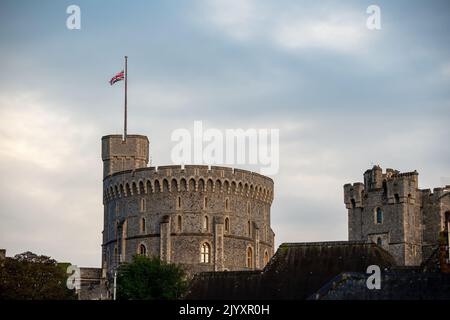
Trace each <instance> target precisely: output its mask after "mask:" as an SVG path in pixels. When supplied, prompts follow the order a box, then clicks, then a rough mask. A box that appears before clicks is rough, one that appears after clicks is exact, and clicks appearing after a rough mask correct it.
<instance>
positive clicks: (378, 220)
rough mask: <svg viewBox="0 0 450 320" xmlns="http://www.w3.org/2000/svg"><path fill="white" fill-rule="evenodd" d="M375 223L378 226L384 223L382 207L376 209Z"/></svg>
mask: <svg viewBox="0 0 450 320" xmlns="http://www.w3.org/2000/svg"><path fill="white" fill-rule="evenodd" d="M375 222H376V224H382V223H383V210H382V209H381V208H380V207H378V208H376V209H375Z"/></svg>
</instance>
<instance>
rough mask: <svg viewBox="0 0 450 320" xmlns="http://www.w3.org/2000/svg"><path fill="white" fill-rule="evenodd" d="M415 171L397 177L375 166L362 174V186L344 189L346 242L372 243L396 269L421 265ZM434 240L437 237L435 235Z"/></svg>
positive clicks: (421, 223)
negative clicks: (391, 259) (389, 257)
mask: <svg viewBox="0 0 450 320" xmlns="http://www.w3.org/2000/svg"><path fill="white" fill-rule="evenodd" d="M418 175H419V174H418V173H417V171H413V172H407V173H400V172H399V171H397V170H393V169H387V170H386V172H385V173H383V171H382V169H381V168H380V167H379V166H374V167H373V168H372V169H369V170H367V171H366V172H365V173H364V184H362V183H360V182H358V183H354V184H346V185H344V202H345V205H346V208H347V209H348V232H349V240H364V241H369V242H375V243H377V244H378V245H379V246H381V247H383V248H384V249H386V250H387V251H389V252H390V253H391V254H392V255H393V256H394V257H395V259H396V260H397V263H398V264H399V265H420V263H421V262H422V261H423V259H424V258H423V255H422V246H423V234H422V230H423V228H424V225H426V223H427V221H424V214H423V211H422V208H421V207H422V205H421V201H422V191H421V190H419V188H418ZM436 236H437V235H436Z"/></svg>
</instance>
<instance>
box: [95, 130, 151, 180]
mask: <svg viewBox="0 0 450 320" xmlns="http://www.w3.org/2000/svg"><path fill="white" fill-rule="evenodd" d="M148 154H149V142H148V138H147V137H146V136H141V135H128V136H127V139H126V140H123V139H122V136H121V135H109V136H104V137H102V160H103V178H105V177H107V176H109V175H111V174H113V173H116V172H120V171H126V170H133V169H137V168H145V167H146V166H147V163H148Z"/></svg>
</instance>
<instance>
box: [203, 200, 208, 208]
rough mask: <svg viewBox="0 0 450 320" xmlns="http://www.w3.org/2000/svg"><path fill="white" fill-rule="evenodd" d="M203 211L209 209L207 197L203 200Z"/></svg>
mask: <svg viewBox="0 0 450 320" xmlns="http://www.w3.org/2000/svg"><path fill="white" fill-rule="evenodd" d="M203 209H205V210H206V209H208V198H207V197H205V198H204V199H203Z"/></svg>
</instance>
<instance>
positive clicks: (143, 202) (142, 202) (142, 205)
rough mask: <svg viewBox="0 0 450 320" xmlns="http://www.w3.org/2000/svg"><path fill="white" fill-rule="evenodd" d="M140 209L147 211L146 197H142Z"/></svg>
mask: <svg viewBox="0 0 450 320" xmlns="http://www.w3.org/2000/svg"><path fill="white" fill-rule="evenodd" d="M140 211H141V212H144V211H145V199H144V198H142V199H141V207H140Z"/></svg>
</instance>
